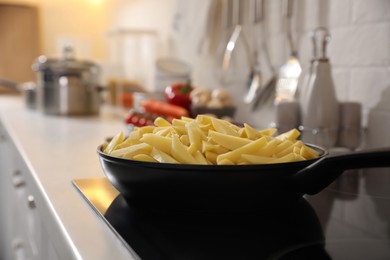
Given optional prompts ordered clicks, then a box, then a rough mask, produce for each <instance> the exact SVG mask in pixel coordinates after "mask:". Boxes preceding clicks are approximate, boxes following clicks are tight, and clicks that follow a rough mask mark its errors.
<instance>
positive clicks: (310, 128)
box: [299, 27, 340, 148]
mask: <svg viewBox="0 0 390 260" xmlns="http://www.w3.org/2000/svg"><path fill="white" fill-rule="evenodd" d="M320 34H322V36H321V37H322V38H321V40H320V46H321V51H320V54H319V57H314V58H313V62H312V68H311V69H312V73H311V75H310V79H309V81H308V84H307V85H306V86H303V89H302V90H303V92H302V93H300V97H299V102H300V103H301V118H302V126H301V131H302V140H304V142H307V143H313V144H317V145H321V146H324V147H327V148H330V147H333V146H334V145H335V144H336V141H337V136H338V130H339V124H340V122H339V116H340V115H339V113H340V112H339V111H340V109H339V102H338V100H337V96H336V90H335V87H334V83H333V79H332V72H331V65H330V62H329V59H328V57H327V54H326V48H327V45H328V42H329V41H330V34H329V31H328V29H327V28H324V27H319V28H316V29H315V30H314V32H313V36H312V37H313V44H314V49H315V50H316V48H317V43H318V41H317V37H319V35H320ZM314 53H316V51H314Z"/></svg>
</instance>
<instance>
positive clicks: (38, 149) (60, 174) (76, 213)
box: [0, 96, 133, 260]
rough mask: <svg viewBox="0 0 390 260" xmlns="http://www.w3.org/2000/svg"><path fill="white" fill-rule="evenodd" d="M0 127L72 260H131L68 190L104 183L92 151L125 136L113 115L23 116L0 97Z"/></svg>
mask: <svg viewBox="0 0 390 260" xmlns="http://www.w3.org/2000/svg"><path fill="white" fill-rule="evenodd" d="M0 121H1V122H2V123H3V125H4V126H5V128H6V129H7V131H8V133H9V134H10V135H11V138H12V140H13V142H14V143H15V144H16V146H17V148H18V150H19V152H20V153H21V154H22V156H23V157H24V160H25V161H26V163H27V165H28V166H29V169H30V171H31V173H32V174H33V176H34V179H35V181H36V183H37V185H38V187H39V188H40V191H41V192H42V194H43V197H44V198H45V199H44V200H45V204H46V205H47V207H48V208H49V211H50V212H51V214H52V216H53V218H55V219H56V224H58V226H59V227H60V230H62V231H61V233H62V234H59V235H62V236H64V238H65V240H66V241H67V242H68V243H69V245H70V246H67V247H70V248H71V250H72V251H73V252H72V253H73V255H74V258H75V259H94V260H96V259H116V260H118V259H133V257H132V256H131V254H130V252H129V251H128V250H127V249H126V248H125V247H124V245H123V244H122V243H121V242H120V240H119V239H118V238H117V237H116V236H115V234H114V233H113V232H112V231H111V230H110V228H109V227H108V225H107V224H106V223H105V222H104V221H103V220H102V219H101V218H100V217H99V216H98V215H97V214H96V213H95V212H94V210H93V209H92V208H91V207H90V206H89V205H88V204H87V202H86V201H85V200H84V199H83V198H82V197H81V195H80V193H78V191H77V190H76V189H75V187H74V186H73V185H72V183H71V181H72V180H73V179H80V178H98V177H103V176H104V174H103V171H102V169H101V167H100V164H99V160H98V156H97V153H96V147H97V146H98V145H99V144H100V143H102V142H103V140H104V139H105V138H106V137H108V136H112V135H114V134H116V133H118V132H119V131H121V130H125V125H124V124H123V122H122V121H121V120H120V118H118V117H115V116H113V113H111V112H109V111H107V110H104V109H103V110H102V111H101V113H100V115H99V116H93V117H60V116H48V115H44V114H43V113H42V112H40V111H35V110H28V109H27V108H25V106H24V103H23V100H22V99H21V98H20V97H18V96H0Z"/></svg>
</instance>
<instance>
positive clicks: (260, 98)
mask: <svg viewBox="0 0 390 260" xmlns="http://www.w3.org/2000/svg"><path fill="white" fill-rule="evenodd" d="M252 5H253V9H254V17H255V22H257V23H258V24H259V27H260V37H261V41H260V43H259V44H260V46H261V53H262V54H263V56H262V57H264V59H265V61H266V63H267V66H268V69H269V71H270V73H271V76H270V77H269V79H267V80H266V81H265V83H264V78H266V76H265V74H266V73H262V74H261V76H262V77H261V80H262V82H261V86H257V88H256V91H255V94H254V97H253V100H252V101H251V104H252V110H256V109H258V108H262V107H263V106H264V105H266V104H270V102H269V101H271V100H272V105H273V100H275V85H276V82H277V73H276V70H275V68H274V66H273V64H272V62H271V57H270V54H269V50H268V44H267V41H266V40H265V35H266V33H265V32H266V31H265V25H264V23H263V22H262V21H263V20H264V3H263V0H253V4H252ZM257 67H259V66H258V65H257V66H255V68H257ZM254 81H255V83H256V79H254ZM254 86H256V84H254Z"/></svg>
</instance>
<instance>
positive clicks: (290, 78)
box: [275, 0, 302, 103]
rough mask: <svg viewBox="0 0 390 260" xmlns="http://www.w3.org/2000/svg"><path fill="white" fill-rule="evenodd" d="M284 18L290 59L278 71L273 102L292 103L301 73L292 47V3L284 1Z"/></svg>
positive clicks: (296, 52)
mask: <svg viewBox="0 0 390 260" xmlns="http://www.w3.org/2000/svg"><path fill="white" fill-rule="evenodd" d="M283 4H284V5H283V7H284V8H283V9H284V17H285V20H286V36H287V40H288V44H289V47H290V57H289V58H288V60H287V61H286V63H285V64H284V65H283V66H282V67H281V68H280V70H279V78H278V82H277V83H276V98H275V102H276V103H277V102H280V101H293V100H294V99H295V93H296V90H297V86H298V80H299V77H300V75H301V72H302V68H301V64H300V62H299V60H298V51H297V48H296V46H295V45H294V41H293V36H292V32H291V27H292V10H293V1H292V0H284V2H283Z"/></svg>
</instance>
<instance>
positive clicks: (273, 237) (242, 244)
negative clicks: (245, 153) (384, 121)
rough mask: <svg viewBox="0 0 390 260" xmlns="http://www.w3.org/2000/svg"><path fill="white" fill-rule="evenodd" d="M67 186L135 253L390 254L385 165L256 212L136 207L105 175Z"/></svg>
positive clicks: (302, 256)
mask: <svg viewBox="0 0 390 260" xmlns="http://www.w3.org/2000/svg"><path fill="white" fill-rule="evenodd" d="M73 184H74V186H75V187H76V188H77V190H78V191H79V192H80V193H81V195H82V196H83V198H84V199H85V200H86V201H87V202H88V204H89V205H90V206H91V207H92V208H93V209H94V211H95V212H96V213H97V214H98V215H99V216H100V217H101V219H102V220H103V221H102V223H105V224H107V225H109V227H110V228H111V229H112V231H113V232H114V233H115V234H116V235H117V237H118V238H119V239H120V240H121V241H122V242H123V243H124V245H125V246H126V247H127V248H128V249H129V250H130V251H132V252H133V254H134V255H136V256H137V257H139V259H153V260H155V259H156V260H158V259H202V260H203V259H336V260H337V259H355V260H356V259H364V260H365V259H370V260H371V259H390V189H389V188H388V187H390V169H387V168H379V169H361V170H353V171H352V170H351V171H347V172H345V173H344V174H343V175H342V176H341V177H339V178H338V179H337V180H336V181H335V182H333V183H332V184H331V185H330V186H329V187H327V188H326V189H324V190H323V191H322V192H321V193H319V194H316V195H314V196H305V197H304V198H302V199H301V200H300V201H299V202H298V203H297V204H296V205H293V206H292V207H288V208H283V209H280V208H278V209H274V210H271V209H264V210H261V206H260V210H259V211H257V212H256V213H243V212H242V213H240V212H236V213H234V214H233V213H230V214H217V213H213V214H211V213H199V212H197V213H189V212H180V211H176V212H172V211H163V210H153V209H146V208H136V207H133V206H131V205H129V204H128V203H127V202H126V201H125V199H124V198H123V196H122V195H121V194H120V193H119V192H118V191H117V190H116V189H115V188H114V187H113V186H112V185H111V183H110V182H109V181H108V180H107V179H106V178H96V179H76V180H73ZM178 196H180V194H178Z"/></svg>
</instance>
